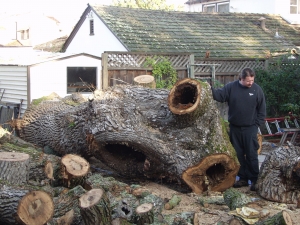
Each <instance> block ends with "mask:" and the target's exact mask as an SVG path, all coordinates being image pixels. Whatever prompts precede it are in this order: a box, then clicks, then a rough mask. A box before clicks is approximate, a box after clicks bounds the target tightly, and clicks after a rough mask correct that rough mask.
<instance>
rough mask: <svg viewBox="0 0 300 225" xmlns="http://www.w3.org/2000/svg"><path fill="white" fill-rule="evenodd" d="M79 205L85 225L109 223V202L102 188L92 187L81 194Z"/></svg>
mask: <svg viewBox="0 0 300 225" xmlns="http://www.w3.org/2000/svg"><path fill="white" fill-rule="evenodd" d="M79 207H80V214H81V216H82V219H83V221H84V224H85V225H95V224H98V225H106V224H111V221H112V220H111V210H110V202H109V199H108V197H107V196H106V194H105V193H104V191H103V190H102V189H92V190H90V191H88V192H86V193H85V194H84V195H82V196H81V197H80V198H79Z"/></svg>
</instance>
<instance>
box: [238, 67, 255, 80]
mask: <svg viewBox="0 0 300 225" xmlns="http://www.w3.org/2000/svg"><path fill="white" fill-rule="evenodd" d="M246 77H255V72H254V71H253V70H252V69H250V68H244V69H243V70H242V72H241V73H240V77H239V78H240V79H245V78H246Z"/></svg>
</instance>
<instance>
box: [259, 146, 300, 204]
mask: <svg viewBox="0 0 300 225" xmlns="http://www.w3.org/2000/svg"><path fill="white" fill-rule="evenodd" d="M299 172H300V147H297V146H293V145H291V144H290V145H288V146H280V147H278V148H277V149H275V150H273V151H272V152H270V153H269V155H267V156H266V158H265V160H264V162H263V163H262V165H261V168H260V172H259V177H258V180H257V183H256V185H257V192H258V194H259V195H260V196H261V197H263V198H265V199H267V200H270V201H275V202H282V203H288V204H297V200H298V198H299V197H300V182H299V179H300V173H299Z"/></svg>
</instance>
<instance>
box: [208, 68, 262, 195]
mask: <svg viewBox="0 0 300 225" xmlns="http://www.w3.org/2000/svg"><path fill="white" fill-rule="evenodd" d="M254 78H255V73H254V71H253V70H252V69H250V68H245V69H243V70H242V72H241V74H240V75H239V80H237V81H233V82H231V83H228V84H226V85H225V86H224V87H223V88H220V89H214V88H212V94H213V98H214V100H216V101H218V102H227V103H228V106H229V111H228V121H229V124H230V134H229V136H230V142H231V144H232V145H233V147H234V149H235V151H236V153H237V157H238V160H239V162H240V169H239V172H238V176H239V177H240V179H239V180H238V181H236V182H235V184H234V185H233V187H235V188H239V187H243V186H248V180H250V181H251V187H250V190H251V191H255V190H256V188H255V184H256V181H257V178H258V173H259V162H258V154H257V150H258V149H259V143H258V140H257V132H258V128H259V126H260V125H261V124H263V123H264V119H265V116H266V102H265V97H264V93H263V91H262V89H261V87H260V86H259V85H257V84H256V83H254Z"/></svg>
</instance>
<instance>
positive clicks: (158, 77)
mask: <svg viewBox="0 0 300 225" xmlns="http://www.w3.org/2000/svg"><path fill="white" fill-rule="evenodd" d="M144 67H152V75H153V76H154V78H155V82H156V87H157V88H168V89H171V88H172V87H173V86H174V84H175V83H176V81H177V72H176V70H175V69H174V68H173V67H172V64H171V62H170V61H169V60H168V59H166V58H165V57H163V56H154V57H147V58H146V61H145V63H144Z"/></svg>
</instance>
